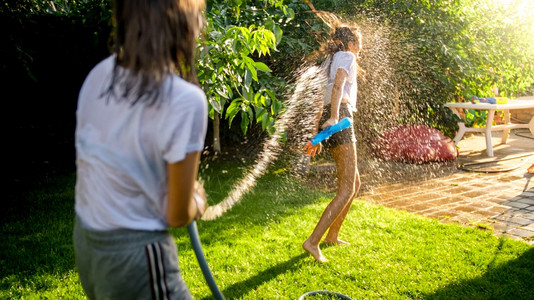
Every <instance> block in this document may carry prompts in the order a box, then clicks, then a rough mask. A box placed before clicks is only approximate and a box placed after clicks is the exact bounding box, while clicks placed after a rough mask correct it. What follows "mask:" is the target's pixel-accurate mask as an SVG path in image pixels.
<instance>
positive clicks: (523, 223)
mask: <svg viewBox="0 0 534 300" xmlns="http://www.w3.org/2000/svg"><path fill="white" fill-rule="evenodd" d="M494 219H495V220H499V221H505V222H507V223H511V224H518V225H521V226H527V225H530V224H532V223H534V221H532V220H529V219H524V218H519V217H515V216H513V217H508V216H498V217H495V218H494Z"/></svg>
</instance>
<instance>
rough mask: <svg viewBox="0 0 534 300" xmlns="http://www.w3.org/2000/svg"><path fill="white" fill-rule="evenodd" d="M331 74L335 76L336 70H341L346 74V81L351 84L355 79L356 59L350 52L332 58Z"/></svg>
mask: <svg viewBox="0 0 534 300" xmlns="http://www.w3.org/2000/svg"><path fill="white" fill-rule="evenodd" d="M332 67H333V70H332V71H333V73H332V74H336V73H337V70H338V69H343V70H345V72H347V75H348V76H347V81H348V82H352V81H353V80H354V78H355V77H356V76H355V74H356V57H355V56H354V54H352V53H350V52H341V53H338V54H337V55H336V56H335V57H334V62H333V63H332Z"/></svg>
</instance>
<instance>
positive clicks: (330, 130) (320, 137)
mask: <svg viewBox="0 0 534 300" xmlns="http://www.w3.org/2000/svg"><path fill="white" fill-rule="evenodd" d="M351 124H352V120H351V119H350V118H349V117H346V118H343V119H341V120H340V121H339V122H337V123H336V124H334V125H332V126H328V127H326V128H325V129H324V130H323V131H321V132H319V133H318V134H316V135H315V136H314V137H313V138H312V139H311V141H310V142H308V144H311V145H317V144H319V143H320V142H322V141H324V140H326V139H327V138H329V137H330V136H332V134H334V133H336V132H339V131H341V130H343V129H345V128H348V127H349V126H350V125H351Z"/></svg>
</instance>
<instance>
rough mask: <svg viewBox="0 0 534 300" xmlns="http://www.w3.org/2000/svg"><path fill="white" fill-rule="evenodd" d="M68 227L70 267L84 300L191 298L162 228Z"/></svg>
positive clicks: (173, 246)
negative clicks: (71, 246)
mask: <svg viewBox="0 0 534 300" xmlns="http://www.w3.org/2000/svg"><path fill="white" fill-rule="evenodd" d="M80 223H81V222H80V221H79V220H76V224H75V226H74V249H75V256H76V266H77V268H78V274H79V277H80V281H81V284H82V287H83V289H84V291H85V293H86V294H87V296H88V298H89V299H193V297H192V296H191V293H190V292H189V289H188V288H187V286H186V284H185V282H184V281H183V279H182V277H181V275H180V269H179V268H178V252H177V248H176V243H175V241H174V239H173V237H172V236H171V235H170V234H169V233H168V232H166V231H139V230H112V231H93V230H88V229H85V228H84V227H83V226H82V225H81V224H80Z"/></svg>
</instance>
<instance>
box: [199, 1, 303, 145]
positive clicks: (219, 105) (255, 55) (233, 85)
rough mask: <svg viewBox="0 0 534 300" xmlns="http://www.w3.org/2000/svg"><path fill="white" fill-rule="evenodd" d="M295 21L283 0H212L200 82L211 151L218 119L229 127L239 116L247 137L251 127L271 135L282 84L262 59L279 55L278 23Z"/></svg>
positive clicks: (278, 111)
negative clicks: (210, 122) (210, 123)
mask: <svg viewBox="0 0 534 300" xmlns="http://www.w3.org/2000/svg"><path fill="white" fill-rule="evenodd" d="M293 16H294V12H293V10H292V9H291V8H289V7H288V6H287V5H285V4H284V3H283V0H265V1H210V2H208V9H207V21H208V23H207V28H206V32H207V34H206V37H205V39H203V40H201V42H200V46H199V47H200V53H201V55H200V60H199V61H198V69H199V80H200V83H201V85H202V87H203V89H204V91H205V92H206V95H207V98H208V101H209V108H210V117H211V118H212V119H213V121H214V128H213V130H214V150H215V151H216V152H220V151H221V146H220V138H219V131H220V127H219V126H220V119H221V118H222V119H224V120H227V121H228V128H230V127H231V125H232V123H233V122H234V120H235V119H236V117H238V118H239V119H240V128H241V131H242V133H243V134H244V135H246V133H247V130H248V128H249V127H250V126H251V125H252V124H253V123H259V124H261V126H262V130H267V131H268V132H269V133H272V132H273V131H274V127H273V126H274V120H275V117H276V116H277V115H278V114H279V113H280V111H281V108H282V102H281V101H280V100H279V99H278V97H277V95H276V92H275V91H276V89H277V88H279V87H280V86H282V85H283V84H284V81H283V80H282V79H281V78H277V77H275V76H273V75H272V74H271V69H270V68H269V67H268V66H267V65H266V64H265V63H263V62H262V61H261V59H262V57H264V56H268V55H270V54H271V51H277V45H278V44H279V43H280V41H281V39H282V34H283V33H282V29H281V28H280V23H283V22H288V21H290V20H291V19H292V18H293Z"/></svg>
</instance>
